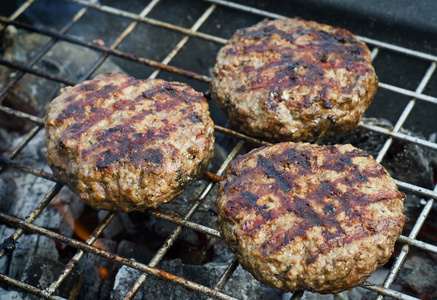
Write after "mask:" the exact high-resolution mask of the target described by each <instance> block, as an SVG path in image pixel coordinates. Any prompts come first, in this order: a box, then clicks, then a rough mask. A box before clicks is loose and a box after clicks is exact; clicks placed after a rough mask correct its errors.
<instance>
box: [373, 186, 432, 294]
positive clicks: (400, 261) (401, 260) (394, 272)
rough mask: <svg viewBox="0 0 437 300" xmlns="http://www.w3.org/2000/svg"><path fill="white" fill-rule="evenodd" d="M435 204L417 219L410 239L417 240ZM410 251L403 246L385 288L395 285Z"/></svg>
mask: <svg viewBox="0 0 437 300" xmlns="http://www.w3.org/2000/svg"><path fill="white" fill-rule="evenodd" d="M434 190H437V185H436V187H435V188H434ZM433 204H434V200H433V199H430V200H428V202H427V203H426V205H425V207H424V208H423V210H422V212H421V213H420V216H419V217H418V218H417V221H416V223H415V224H414V227H413V229H412V230H411V232H410V234H409V235H408V237H409V238H411V239H414V238H416V236H417V234H418V233H419V231H420V229H421V228H422V226H423V223H425V220H426V218H427V217H428V214H429V212H430V211H431V208H432V205H433ZM409 250H410V246H409V245H408V244H406V245H403V246H402V250H401V252H400V253H399V256H398V257H397V258H396V260H395V262H394V264H393V267H392V268H391V270H390V272H389V273H388V275H387V277H386V278H385V280H384V283H383V285H382V287H383V288H389V287H390V285H391V284H392V283H393V281H394V279H395V277H396V275H397V274H398V272H399V270H400V269H401V267H402V264H403V263H404V261H405V259H406V258H407V254H408V251H409ZM381 294H382V295H385V294H384V293H381ZM382 295H379V296H378V298H377V299H378V300H382V298H383V297H382Z"/></svg>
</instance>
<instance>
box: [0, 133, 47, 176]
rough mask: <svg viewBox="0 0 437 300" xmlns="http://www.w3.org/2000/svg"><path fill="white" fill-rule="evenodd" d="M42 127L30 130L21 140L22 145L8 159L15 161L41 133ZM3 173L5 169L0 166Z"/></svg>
mask: <svg viewBox="0 0 437 300" xmlns="http://www.w3.org/2000/svg"><path fill="white" fill-rule="evenodd" d="M40 129H41V126H35V127H33V128H32V130H30V131H29V132H28V133H27V134H26V136H25V137H24V138H23V139H22V140H21V142H20V144H19V145H18V146H17V147H16V148H15V149H14V150H13V151H12V152H11V153H10V154H9V155H8V159H10V160H12V159H14V158H15V157H16V156H17V155H18V154H19V153H20V152H21V151H22V150H23V149H24V147H26V145H27V144H28V143H29V142H30V140H31V139H32V138H33V137H34V136H35V135H36V134H37V133H38V132H39V130H40ZM2 171H3V167H2V166H0V173H1V172H2Z"/></svg>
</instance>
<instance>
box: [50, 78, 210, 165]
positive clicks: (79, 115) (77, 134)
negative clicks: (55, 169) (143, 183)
mask: <svg viewBox="0 0 437 300" xmlns="http://www.w3.org/2000/svg"><path fill="white" fill-rule="evenodd" d="M133 81H135V79H133ZM132 84H133V82H132V80H127V81H125V82H123V83H121V84H117V85H116V86H112V85H105V86H103V87H101V86H98V85H97V84H93V83H90V84H87V85H86V87H82V88H81V90H85V91H89V92H88V93H87V94H86V96H85V97H84V98H82V99H79V100H77V102H76V103H74V104H70V105H68V107H67V108H66V109H64V110H63V111H62V112H61V114H60V115H59V117H58V118H57V121H60V122H62V121H65V120H67V119H69V118H72V119H74V120H80V122H77V123H73V124H72V126H70V127H68V128H67V129H65V130H64V133H63V135H62V136H61V138H60V146H61V147H63V145H65V143H66V142H67V141H68V140H79V139H80V138H81V136H82V135H83V133H85V132H87V131H88V130H89V128H92V127H93V126H95V124H97V123H98V122H100V121H102V120H104V119H108V118H111V115H113V114H114V113H116V112H117V113H118V112H120V111H123V110H126V111H134V110H135V103H136V102H138V101H141V100H144V99H145V98H152V97H156V98H158V99H162V101H154V102H153V103H154V104H153V106H151V107H150V109H149V110H144V111H141V112H139V113H137V114H136V115H134V116H132V117H130V118H129V119H127V120H124V121H123V122H122V123H119V124H118V125H116V126H114V127H112V128H110V129H108V130H106V131H103V132H101V133H97V134H96V136H95V137H96V142H95V143H94V144H93V145H91V146H89V147H88V148H85V149H83V150H82V151H81V154H82V157H84V158H85V157H87V156H89V155H90V154H91V153H92V154H93V155H94V156H97V157H98V159H97V162H96V166H97V167H99V168H107V167H109V166H110V165H112V164H113V163H115V162H116V161H119V160H120V159H122V158H124V157H125V156H127V155H129V157H128V159H129V161H130V162H132V163H133V164H134V165H135V166H136V167H140V166H142V165H144V164H146V163H155V164H159V163H160V161H161V160H162V154H157V153H154V154H151V153H149V152H147V151H142V148H143V145H144V144H145V143H150V142H151V141H152V140H154V139H166V138H168V135H169V133H170V132H172V131H175V130H176V129H177V128H176V126H175V125H174V124H168V122H167V123H166V122H165V121H166V120H163V123H164V124H161V125H160V126H159V129H158V128H152V129H150V130H149V131H148V132H147V133H137V132H136V130H135V129H133V128H130V126H131V125H132V124H134V123H137V122H141V120H142V119H144V117H146V116H147V115H150V114H154V113H159V112H161V111H163V110H174V109H175V107H177V106H178V105H179V104H180V103H182V102H184V103H191V104H192V103H194V102H201V101H202V99H203V98H202V97H201V94H197V93H196V94H194V95H193V94H192V93H187V91H185V90H182V91H181V90H178V89H177V88H174V87H173V86H172V85H171V84H169V83H164V84H163V85H160V86H158V87H155V88H151V89H148V90H146V91H143V92H142V94H141V96H138V97H136V99H132V100H123V101H121V100H118V101H116V102H115V103H114V104H113V105H112V106H111V107H109V108H102V107H99V108H95V107H94V106H95V104H96V103H97V102H99V101H102V98H105V97H109V96H110V95H111V93H112V95H114V97H115V99H116V98H117V94H119V93H120V94H121V93H122V91H123V89H124V88H125V87H128V86H131V85H132ZM174 86H176V87H179V85H177V84H174ZM87 106H89V107H91V109H90V112H89V113H88V114H86V108H85V107H87ZM178 112H179V113H180V114H182V115H187V116H186V117H185V118H187V119H188V120H189V121H191V122H192V123H199V122H202V121H203V120H202V117H201V116H200V115H199V114H198V113H196V112H195V111H194V112H192V113H191V114H187V113H186V110H178ZM182 117H183V116H182ZM99 148H102V149H101V151H98V150H97V149H99Z"/></svg>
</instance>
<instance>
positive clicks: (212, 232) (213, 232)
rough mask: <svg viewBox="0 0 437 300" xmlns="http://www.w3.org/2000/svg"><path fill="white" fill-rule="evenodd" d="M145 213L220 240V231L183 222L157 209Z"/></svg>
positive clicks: (179, 218) (178, 217)
mask: <svg viewBox="0 0 437 300" xmlns="http://www.w3.org/2000/svg"><path fill="white" fill-rule="evenodd" d="M147 212H148V213H150V214H152V215H154V216H155V217H157V218H161V219H163V220H166V221H169V222H173V223H175V224H178V225H181V226H184V227H186V228H190V229H193V230H196V231H199V232H202V233H205V234H208V235H211V236H213V237H216V238H220V239H221V238H222V236H221V234H220V231H218V230H215V229H212V228H210V227H207V226H203V225H200V224H197V223H194V222H190V221H187V220H184V219H182V218H181V217H180V216H177V215H171V214H166V213H164V212H162V211H160V210H158V209H148V210H147Z"/></svg>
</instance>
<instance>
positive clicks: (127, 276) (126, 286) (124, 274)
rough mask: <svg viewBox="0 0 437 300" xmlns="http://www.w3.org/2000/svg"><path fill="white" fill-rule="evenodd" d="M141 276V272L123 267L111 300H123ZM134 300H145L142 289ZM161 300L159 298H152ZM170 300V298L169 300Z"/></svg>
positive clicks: (118, 275)
mask: <svg viewBox="0 0 437 300" xmlns="http://www.w3.org/2000/svg"><path fill="white" fill-rule="evenodd" d="M140 275H141V271H138V270H136V269H132V268H129V267H127V266H122V267H121V268H120V269H119V270H118V273H117V276H116V277H115V282H114V289H113V291H112V292H111V298H110V299H111V300H119V299H122V298H123V296H124V295H125V294H126V293H127V292H128V291H129V290H130V288H131V287H132V285H133V284H134V283H135V281H136V280H137V278H138V277H139V276H140ZM133 299H134V300H139V299H143V288H141V289H140V290H139V291H138V293H137V294H136V295H135V297H134V298H133ZM150 299H155V300H157V299H159V298H150ZM167 299H168V298H167Z"/></svg>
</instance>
